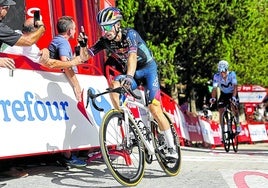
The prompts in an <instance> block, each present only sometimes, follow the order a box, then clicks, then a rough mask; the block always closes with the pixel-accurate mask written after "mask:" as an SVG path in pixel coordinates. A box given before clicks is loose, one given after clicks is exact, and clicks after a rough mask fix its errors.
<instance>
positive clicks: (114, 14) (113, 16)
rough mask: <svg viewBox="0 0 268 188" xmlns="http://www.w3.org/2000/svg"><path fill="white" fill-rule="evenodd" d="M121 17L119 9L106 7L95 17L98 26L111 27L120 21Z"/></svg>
mask: <svg viewBox="0 0 268 188" xmlns="http://www.w3.org/2000/svg"><path fill="white" fill-rule="evenodd" d="M122 18H123V16H122V14H121V12H120V11H119V9H117V8H115V7H108V8H105V9H103V10H101V11H99V13H98V15H97V22H98V24H99V25H100V26H105V25H113V24H115V23H116V22H118V21H120V20H122Z"/></svg>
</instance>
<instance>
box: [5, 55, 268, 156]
mask: <svg viewBox="0 0 268 188" xmlns="http://www.w3.org/2000/svg"><path fill="white" fill-rule="evenodd" d="M0 56H7V54H0ZM9 57H11V58H13V59H14V60H15V62H16V70H14V71H10V70H9V69H6V68H0V74H1V78H2V79H1V80H0V86H1V88H2V92H0V159H4V158H15V157H21V156H29V155H40V154H48V153H55V152H62V151H66V150H81V149H82V150H90V149H92V148H98V147H99V134H98V131H99V127H100V126H101V122H102V117H103V116H104V114H105V113H106V112H107V111H108V110H110V109H111V108H112V103H111V101H110V98H109V95H104V96H101V97H99V98H98V99H97V100H96V104H97V105H98V106H101V107H102V108H103V109H104V111H103V112H99V111H97V110H96V109H95V108H94V107H93V106H92V104H91V102H90V103H89V106H88V108H85V106H86V103H87V98H86V94H87V90H88V88H91V89H92V90H93V91H94V92H95V93H98V92H102V91H104V90H105V89H106V88H108V83H109V79H108V80H107V79H106V77H105V76H103V75H102V74H101V73H100V74H99V75H88V74H83V73H79V74H77V78H78V81H79V83H80V85H81V88H82V89H83V94H82V99H83V100H82V101H80V102H78V101H77V100H76V98H75V95H74V92H73V89H72V87H71V86H70V84H69V82H68V80H67V78H66V77H65V75H64V73H62V72H61V70H56V69H54V70H51V69H47V68H44V67H42V66H40V65H39V64H36V63H33V62H32V61H30V60H29V59H27V58H26V57H23V56H15V55H10V56H9ZM82 69H83V67H79V71H80V72H82ZM87 70H88V69H87ZM87 70H86V71H85V72H87ZM137 92H139V93H140V94H143V93H144V92H143V91H142V88H140V90H137ZM161 95H162V106H163V108H164V110H165V111H166V112H167V113H168V114H169V115H170V117H171V119H172V121H173V123H174V124H175V127H176V130H177V132H178V135H179V139H180V144H181V145H185V144H186V143H187V142H192V143H203V144H209V145H210V146H218V145H221V138H220V135H221V131H220V126H219V124H218V123H217V122H215V121H212V120H209V119H206V118H204V117H202V116H199V115H198V116H197V115H194V114H192V113H189V112H187V111H185V110H183V108H182V107H180V106H179V105H178V104H177V103H176V102H175V101H174V100H173V99H172V98H171V97H170V96H168V95H166V94H165V93H163V92H162V93H161ZM133 113H134V114H135V116H136V117H137V118H139V117H140V118H141V119H142V113H143V112H141V111H139V110H138V109H135V108H133ZM242 128H243V129H242V132H241V134H240V135H239V142H248V143H252V142H259V141H267V140H268V136H267V132H268V124H267V123H266V124H264V123H258V124H253V123H250V124H247V123H245V124H242Z"/></svg>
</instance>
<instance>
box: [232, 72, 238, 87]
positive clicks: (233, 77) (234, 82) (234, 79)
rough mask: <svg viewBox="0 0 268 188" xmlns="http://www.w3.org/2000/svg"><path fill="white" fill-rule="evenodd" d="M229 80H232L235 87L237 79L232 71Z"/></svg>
mask: <svg viewBox="0 0 268 188" xmlns="http://www.w3.org/2000/svg"><path fill="white" fill-rule="evenodd" d="M231 79H232V84H233V85H237V78H236V74H235V72H234V71H232V72H231Z"/></svg>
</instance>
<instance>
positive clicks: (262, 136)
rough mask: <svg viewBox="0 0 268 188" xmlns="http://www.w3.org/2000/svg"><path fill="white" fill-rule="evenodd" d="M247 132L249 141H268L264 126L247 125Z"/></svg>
mask: <svg viewBox="0 0 268 188" xmlns="http://www.w3.org/2000/svg"><path fill="white" fill-rule="evenodd" d="M248 130H249V134H250V138H251V141H253V142H256V141H264V140H268V136H267V131H266V127H265V124H254V125H251V124H248Z"/></svg>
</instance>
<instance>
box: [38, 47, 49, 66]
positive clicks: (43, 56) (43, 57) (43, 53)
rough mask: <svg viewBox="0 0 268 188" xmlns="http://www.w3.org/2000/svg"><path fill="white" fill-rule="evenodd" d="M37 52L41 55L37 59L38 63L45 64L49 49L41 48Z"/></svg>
mask: <svg viewBox="0 0 268 188" xmlns="http://www.w3.org/2000/svg"><path fill="white" fill-rule="evenodd" d="M39 54H40V56H41V57H40V59H39V63H41V64H46V63H47V62H48V60H49V50H48V49H47V48H43V49H42V50H40V52H39Z"/></svg>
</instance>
